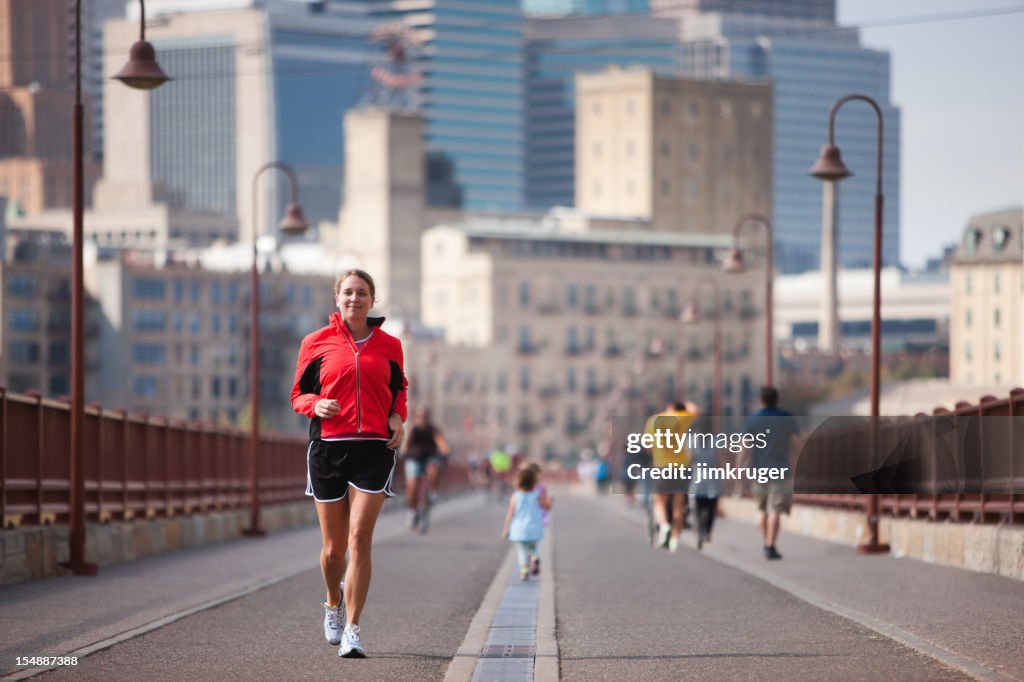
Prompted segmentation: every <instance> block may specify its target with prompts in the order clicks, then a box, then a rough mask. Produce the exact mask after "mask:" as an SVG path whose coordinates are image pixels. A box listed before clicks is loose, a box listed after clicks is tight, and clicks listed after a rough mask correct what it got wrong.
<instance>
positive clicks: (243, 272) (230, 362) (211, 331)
mask: <svg viewBox="0 0 1024 682" xmlns="http://www.w3.org/2000/svg"><path fill="white" fill-rule="evenodd" d="M202 265H203V264H202V263H201V262H200V260H199V258H198V256H197V255H196V254H192V255H191V256H186V257H178V256H173V257H170V258H168V257H167V256H166V255H165V254H162V253H158V254H157V255H156V256H154V254H153V253H138V252H136V253H133V252H121V253H119V254H118V255H117V257H114V258H108V259H103V260H99V261H97V262H96V263H94V264H92V265H90V266H89V267H87V269H86V286H87V288H88V289H89V291H90V293H91V294H92V295H93V296H94V297H95V298H96V299H97V300H98V302H99V307H100V309H101V312H102V315H101V319H102V328H101V330H100V333H99V336H98V339H97V341H98V344H99V346H100V347H101V348H102V363H101V364H100V367H99V371H98V372H97V376H96V381H95V384H94V385H93V387H92V390H91V391H90V396H95V398H94V399H95V400H97V401H98V402H99V403H100V404H102V405H103V406H104V407H106V408H114V407H120V408H127V409H129V410H131V411H144V412H148V413H151V414H154V415H161V416H166V417H169V418H172V419H192V420H203V421H208V422H214V423H220V424H227V425H238V424H240V423H242V422H244V421H245V419H246V416H245V415H246V409H247V408H246V405H247V404H248V400H249V361H250V358H249V338H250V333H249V272H248V270H247V269H246V268H244V267H231V266H230V264H228V265H226V266H222V267H221V268H219V269H212V268H208V267H203V266H202ZM333 283H334V278H333V277H332V276H330V275H324V274H297V273H295V272H292V271H290V270H288V269H286V268H284V267H282V266H281V264H280V262H277V263H276V265H274V264H272V265H271V266H269V267H268V268H267V269H265V270H264V271H263V272H262V273H261V276H260V290H261V293H260V338H261V349H260V367H261V377H260V378H261V386H262V392H261V396H262V398H261V400H262V410H261V412H262V422H263V424H264V426H265V427H266V428H268V429H271V430H277V431H292V432H295V431H296V430H301V429H302V428H304V427H305V424H306V421H305V418H301V417H299V416H298V415H296V414H295V413H294V411H293V410H292V407H291V402H290V394H291V387H292V379H293V377H294V372H295V358H296V357H297V355H298V349H299V343H300V342H301V341H302V337H303V336H305V335H306V334H307V333H309V332H311V331H313V330H315V329H317V328H318V327H321V326H323V325H324V324H326V322H327V316H328V315H330V313H331V312H332V310H333V309H334V302H333Z"/></svg>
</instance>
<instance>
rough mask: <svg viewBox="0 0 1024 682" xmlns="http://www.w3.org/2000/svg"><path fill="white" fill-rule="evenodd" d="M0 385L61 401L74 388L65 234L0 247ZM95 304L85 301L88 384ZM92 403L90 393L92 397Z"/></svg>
mask: <svg viewBox="0 0 1024 682" xmlns="http://www.w3.org/2000/svg"><path fill="white" fill-rule="evenodd" d="M2 203H3V202H2V201H0V204H2ZM0 248H2V253H0V255H2V256H3V257H2V258H0V385H2V386H4V387H6V388H7V389H8V390H9V391H13V392H17V393H24V392H26V391H38V392H39V393H40V394H41V395H43V396H47V397H52V398H57V397H62V396H67V395H68V393H69V392H70V386H71V347H70V344H71V245H70V244H69V243H68V241H67V240H66V239H65V237H64V235H63V234H61V233H53V232H50V233H47V232H38V231H32V232H19V231H13V230H12V231H10V232H8V233H7V234H6V238H5V243H4V244H0ZM99 313H100V311H99V307H98V306H97V305H96V302H95V301H94V300H93V299H91V298H89V297H87V298H86V302H85V334H86V356H85V364H86V367H85V370H86V381H87V382H91V381H92V380H93V379H94V378H95V375H96V372H97V370H98V367H99V348H98V347H97V346H96V344H95V343H94V341H95V340H96V339H97V338H98V335H99V330H100V314H99ZM88 397H89V399H90V400H91V399H93V397H94V395H93V394H92V393H89V394H88Z"/></svg>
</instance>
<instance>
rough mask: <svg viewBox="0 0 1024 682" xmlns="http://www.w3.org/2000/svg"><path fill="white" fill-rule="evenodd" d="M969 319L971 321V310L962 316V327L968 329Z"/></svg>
mask: <svg viewBox="0 0 1024 682" xmlns="http://www.w3.org/2000/svg"><path fill="white" fill-rule="evenodd" d="M971 319H972V315H971V309H970V308H968V309H967V312H966V314H965V315H964V326H966V327H970V326H971Z"/></svg>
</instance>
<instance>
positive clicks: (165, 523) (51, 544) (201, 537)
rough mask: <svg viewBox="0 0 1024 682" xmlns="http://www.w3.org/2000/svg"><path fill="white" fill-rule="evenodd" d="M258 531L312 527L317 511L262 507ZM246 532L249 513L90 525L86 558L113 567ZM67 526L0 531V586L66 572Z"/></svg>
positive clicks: (302, 506)
mask: <svg viewBox="0 0 1024 682" xmlns="http://www.w3.org/2000/svg"><path fill="white" fill-rule="evenodd" d="M260 521H261V523H262V525H263V528H264V529H265V530H266V531H267V532H268V533H272V532H275V531H281V530H285V529H288V528H296V527H298V526H305V525H310V524H314V523H316V522H317V519H316V508H315V506H314V505H313V504H312V503H311V502H309V501H299V502H290V503H286V504H276V505H272V506H266V507H263V508H262V509H261V511H260ZM248 527H249V510H248V509H247V508H246V509H234V510H231V511H219V512H209V513H206V514H193V515H189V516H175V517H170V518H155V519H150V520H144V519H139V520H134V521H117V522H111V523H89V524H87V525H86V541H85V547H86V551H85V559H86V561H88V562H89V563H95V564H98V565H99V566H101V567H102V566H112V565H114V564H119V563H121V562H124V561H136V560H138V559H145V558H147V557H152V556H158V555H160V554H165V553H167V552H173V551H176V550H180V549H189V548H192V547H201V546H203V545H213V544H218V543H221V542H226V541H228V540H233V539H235V538H239V537H242V532H243V531H244V530H245V529H246V528H248ZM68 553H69V548H68V527H67V526H25V527H22V528H9V529H5V530H0V585H9V584H12V583H19V582H24V581H27V580H37V579H39V578H49V577H53V576H58V575H65V574H67V573H68V571H67V569H65V568H63V567H62V566H61V563H63V562H66V561H67V560H68Z"/></svg>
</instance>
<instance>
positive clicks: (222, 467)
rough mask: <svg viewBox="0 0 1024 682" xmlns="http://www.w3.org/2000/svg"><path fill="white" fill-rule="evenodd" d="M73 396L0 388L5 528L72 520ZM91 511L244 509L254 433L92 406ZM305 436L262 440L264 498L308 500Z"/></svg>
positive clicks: (98, 516) (0, 502)
mask: <svg viewBox="0 0 1024 682" xmlns="http://www.w3.org/2000/svg"><path fill="white" fill-rule="evenodd" d="M69 436H70V411H69V409H68V404H67V403H65V402H58V401H52V400H45V399H43V398H40V397H38V396H32V395H18V394H13V393H8V392H7V391H5V390H4V389H3V388H0V518H2V519H3V524H4V527H8V526H11V525H18V524H43V523H55V522H56V523H65V522H67V520H68V514H69V509H68V502H69V490H70V486H69V481H68V476H69V462H68V438H69ZM84 438H85V444H84V451H85V457H84V460H85V461H84V474H85V511H86V518H87V519H88V520H90V521H108V520H112V519H113V520H127V519H132V518H139V517H145V518H152V517H154V516H157V515H161V516H172V515H176V514H190V513H194V512H205V511H209V510H216V509H232V508H238V507H244V506H245V505H247V504H248V501H249V480H248V472H249V468H248V467H249V462H248V453H247V449H246V446H247V444H248V438H249V436H248V433H247V432H245V431H243V430H240V429H226V428H223V427H213V426H210V425H204V424H194V423H185V422H171V421H167V420H165V419H159V418H153V417H149V416H146V415H130V414H127V413H125V412H121V411H104V410H103V409H101V408H99V407H88V408H86V414H85V425H84ZM306 446H307V441H306V440H305V439H304V438H300V437H294V436H275V435H264V436H263V437H261V438H260V450H259V456H260V469H259V470H260V472H261V475H260V500H261V502H262V503H264V504H274V503H278V502H288V501H293V500H300V499H304V492H305V487H306V460H305V453H306Z"/></svg>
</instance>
